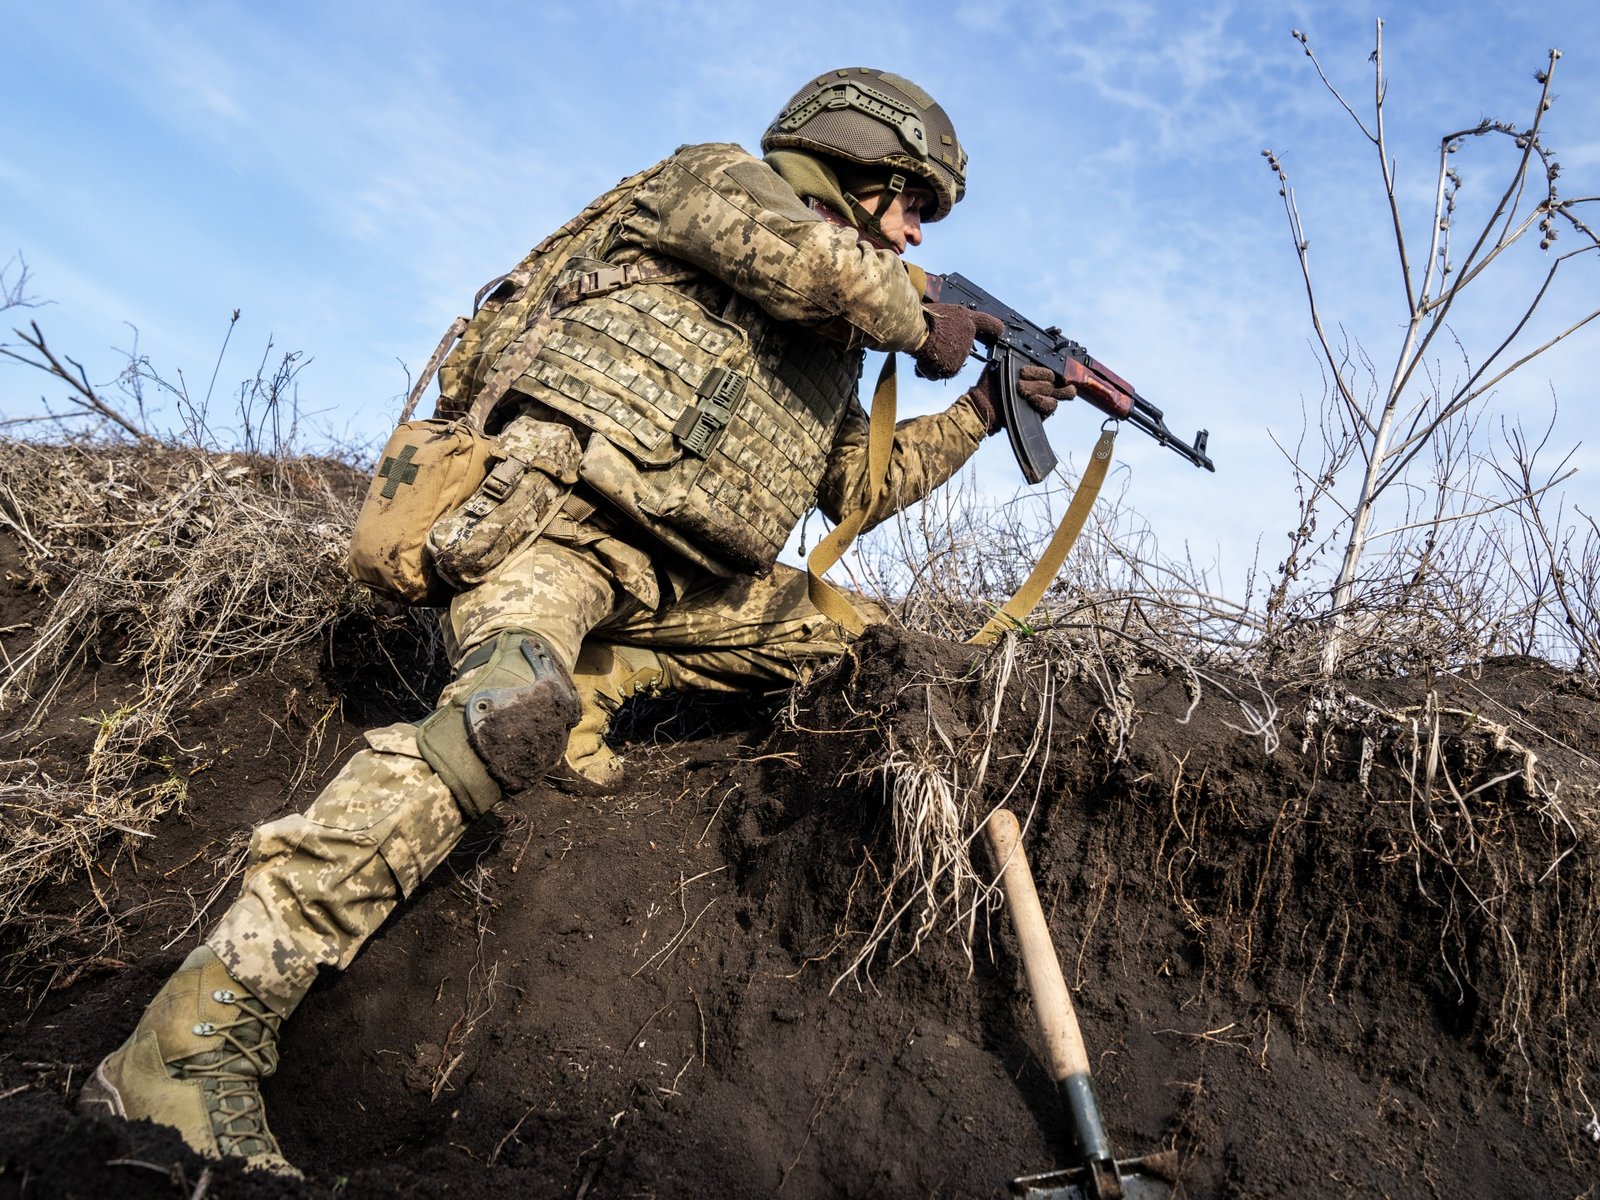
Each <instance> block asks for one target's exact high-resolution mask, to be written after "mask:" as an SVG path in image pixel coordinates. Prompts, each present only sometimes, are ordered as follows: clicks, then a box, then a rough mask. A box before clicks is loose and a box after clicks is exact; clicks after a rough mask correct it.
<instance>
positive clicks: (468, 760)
mask: <svg viewBox="0 0 1600 1200" xmlns="http://www.w3.org/2000/svg"><path fill="white" fill-rule="evenodd" d="M459 674H460V676H461V678H463V679H465V678H467V677H468V676H469V675H470V676H471V677H472V678H471V683H472V687H471V688H470V690H463V691H462V692H461V693H459V694H458V695H457V696H455V697H453V698H452V699H451V700H450V701H449V702H448V703H446V704H444V705H443V706H441V707H440V708H438V709H437V710H435V711H434V712H433V713H432V714H431V715H430V716H429V717H428V718H427V719H426V720H424V721H423V722H422V724H421V725H419V726H418V727H417V749H418V750H420V751H421V753H422V757H423V758H425V759H426V760H427V762H428V765H429V766H430V767H432V768H433V769H434V772H435V773H436V774H437V775H438V776H439V778H441V779H442V780H444V782H445V786H446V787H448V788H449V789H450V794H451V795H453V796H454V797H455V799H456V803H457V804H459V805H460V806H461V811H462V812H463V813H465V814H466V815H467V816H468V817H469V818H475V817H480V816H482V815H483V814H484V813H485V812H487V811H488V810H489V809H490V808H492V807H493V806H494V805H495V804H496V803H497V802H498V801H499V799H500V797H501V795H503V794H504V793H505V792H512V793H516V792H520V791H525V790H526V789H528V788H530V787H532V786H534V785H535V784H536V783H538V782H539V781H540V780H541V779H543V778H544V775H545V772H547V771H548V770H549V769H550V768H551V767H553V766H554V765H555V764H556V763H557V762H559V761H560V759H561V752H562V751H563V750H564V749H565V748H566V744H567V734H568V732H569V731H570V730H571V729H572V727H573V726H574V725H576V724H577V723H578V714H579V706H578V694H577V691H576V690H575V689H574V688H573V686H572V677H571V676H570V675H568V674H567V669H566V668H565V667H563V666H562V665H561V662H560V660H559V659H557V658H556V656H555V655H554V653H552V652H551V649H550V646H549V644H548V643H546V642H545V640H544V639H543V638H541V637H540V636H539V635H538V634H536V633H528V632H526V631H523V630H516V629H513V630H507V631H506V632H504V633H501V634H499V635H497V636H496V637H495V638H494V640H493V641H491V642H488V643H486V644H485V645H483V646H480V647H478V649H476V650H474V651H473V652H472V653H471V654H469V655H467V657H466V658H465V659H463V660H462V662H461V666H460V668H459Z"/></svg>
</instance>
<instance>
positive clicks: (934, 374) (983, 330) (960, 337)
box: [911, 304, 1006, 379]
mask: <svg viewBox="0 0 1600 1200" xmlns="http://www.w3.org/2000/svg"><path fill="white" fill-rule="evenodd" d="M922 315H923V316H924V317H925V318H926V319H927V322H928V337H927V340H926V341H924V342H923V343H922V345H921V346H919V347H918V348H917V349H916V350H914V351H913V352H912V355H911V357H912V358H913V359H915V360H916V364H917V374H918V375H920V376H922V378H924V379H949V378H950V377H951V376H953V375H955V374H957V373H958V372H959V371H960V370H961V368H962V367H963V366H964V365H965V364H966V361H967V356H968V355H969V354H971V353H972V346H973V343H975V342H980V341H981V342H982V343H983V344H984V345H986V346H992V345H994V343H995V342H997V341H998V340H999V339H1000V338H1001V337H1003V336H1004V335H1005V332H1006V327H1005V325H1004V323H1003V322H1002V321H1001V320H1000V318H998V317H991V316H990V315H989V314H988V313H981V312H974V311H973V310H972V309H970V308H963V307H962V306H961V305H959V304H924V305H923V306H922Z"/></svg>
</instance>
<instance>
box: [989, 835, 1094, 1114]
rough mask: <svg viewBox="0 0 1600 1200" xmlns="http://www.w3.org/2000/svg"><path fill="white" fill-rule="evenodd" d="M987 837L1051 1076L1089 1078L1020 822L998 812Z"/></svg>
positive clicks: (1069, 1000)
mask: <svg viewBox="0 0 1600 1200" xmlns="http://www.w3.org/2000/svg"><path fill="white" fill-rule="evenodd" d="M983 832H984V835H985V836H986V837H987V838H988V841H989V851H990V853H991V854H993V855H994V861H995V864H996V865H997V866H999V867H1000V868H1001V873H1000V884H1001V886H1002V887H1003V888H1004V889H1005V893H1006V905H1007V907H1009V908H1010V909H1011V920H1012V923H1013V924H1014V925H1015V927H1016V930H1017V941H1018V942H1019V943H1020V944H1021V948H1022V968H1023V971H1024V972H1025V973H1026V974H1027V976H1028V990H1029V991H1030V992H1031V993H1032V994H1033V1007H1034V1010H1035V1012H1036V1013H1037V1014H1038V1018H1039V1031H1040V1032H1041V1033H1042V1034H1043V1035H1044V1049H1045V1063H1046V1065H1047V1066H1048V1067H1049V1068H1050V1077H1051V1078H1052V1079H1054V1080H1055V1081H1056V1082H1057V1083H1060V1082H1062V1081H1063V1080H1064V1079H1067V1078H1068V1077H1069V1076H1074V1075H1077V1076H1085V1077H1087V1076H1088V1074H1089V1055H1088V1053H1087V1051H1085V1050H1084V1048H1083V1032H1082V1031H1081V1030H1080V1029H1079V1028H1078V1014H1077V1012H1076V1011H1075V1010H1074V1009H1073V1007H1072V993H1070V992H1069V991H1067V981H1066V980H1065V979H1063V978H1062V976H1061V964H1060V962H1058V961H1057V959H1056V948H1055V946H1054V944H1053V943H1052V942H1051V941H1050V929H1049V926H1047V925H1046V924H1045V920H1044V909H1043V908H1041V907H1040V905H1039V893H1038V891H1037V890H1036V889H1035V888H1034V886H1033V872H1031V871H1030V870H1028V859H1027V856H1026V855H1024V854H1023V852H1022V831H1021V829H1020V828H1019V827H1018V825H1017V818H1016V817H1015V816H1014V815H1013V814H1012V813H1011V812H1010V811H1009V810H1008V809H1004V808H997V809H995V810H994V812H992V813H990V814H989V819H988V820H987V821H985V822H984V825H983Z"/></svg>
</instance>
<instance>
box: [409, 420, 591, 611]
mask: <svg viewBox="0 0 1600 1200" xmlns="http://www.w3.org/2000/svg"><path fill="white" fill-rule="evenodd" d="M492 446H493V449H492V453H491V456H490V458H489V462H490V464H492V465H491V466H490V469H489V472H488V474H487V475H485V476H483V477H482V481H481V482H480V483H479V484H478V486H477V487H476V488H475V489H473V490H472V492H471V494H470V495H468V496H467V497H466V498H465V499H464V500H462V501H461V502H460V503H459V504H458V505H457V506H456V507H455V508H454V509H453V510H451V511H450V512H448V513H446V514H445V515H444V516H443V517H441V518H440V519H439V520H437V521H436V522H434V524H433V527H432V529H430V530H429V532H428V537H427V548H428V552H429V555H430V557H431V558H432V560H433V564H434V567H435V569H436V570H437V571H438V573H439V575H440V576H442V577H443V578H444V579H445V581H446V582H448V583H450V584H453V585H454V586H455V587H457V588H465V587H470V586H472V585H474V584H478V583H482V582H483V580H484V579H485V578H487V576H488V575H489V573H490V572H491V571H493V570H494V569H495V568H496V567H498V566H499V565H500V563H501V562H502V561H504V559H505V557H506V556H507V555H508V554H510V553H511V551H512V550H514V549H515V548H516V547H517V546H519V545H521V544H522V543H523V542H525V541H527V540H528V539H530V538H534V537H537V536H539V534H541V533H543V532H544V529H545V527H546V526H547V525H549V524H550V522H551V521H552V520H553V519H554V518H555V515H556V513H557V512H559V511H560V509H561V504H562V502H563V501H564V500H565V499H566V498H567V495H568V493H569V492H571V491H572V485H573V484H574V483H576V482H577V481H578V463H579V461H580V460H581V459H582V457H583V450H582V448H581V447H580V446H579V445H578V438H577V435H576V434H575V433H573V431H572V430H571V429H570V428H568V427H567V426H565V425H560V424H556V423H554V422H551V421H538V420H535V419H533V418H532V417H516V418H514V419H513V420H511V421H510V422H509V423H507V425H506V427H505V429H503V430H502V431H501V432H500V434H499V435H498V436H496V437H495V438H494V439H493V441H492Z"/></svg>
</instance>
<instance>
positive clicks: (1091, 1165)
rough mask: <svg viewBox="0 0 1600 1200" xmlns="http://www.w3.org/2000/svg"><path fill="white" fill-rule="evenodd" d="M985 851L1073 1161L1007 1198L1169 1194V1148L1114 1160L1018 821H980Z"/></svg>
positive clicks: (1025, 1179) (1105, 1199)
mask: <svg viewBox="0 0 1600 1200" xmlns="http://www.w3.org/2000/svg"><path fill="white" fill-rule="evenodd" d="M983 830H984V834H985V835H986V837H987V838H988V842H989V852H990V853H991V854H992V855H993V856H994V861H995V863H996V864H997V865H998V866H999V867H1000V869H1001V873H1000V883H1001V886H1002V887H1003V888H1004V889H1005V894H1006V905H1007V907H1009V908H1010V909H1011V920H1012V923H1013V924H1014V925H1015V926H1016V930H1017V941H1018V943H1019V944H1020V945H1021V949H1022V967H1023V970H1024V972H1025V973H1026V975H1027V977H1028V990H1029V991H1030V992H1032V993H1033V1007H1034V1009H1035V1010H1036V1011H1037V1012H1038V1014H1039V1031H1040V1033H1042V1034H1043V1035H1044V1050H1045V1059H1046V1065H1047V1066H1048V1067H1049V1068H1050V1078H1051V1079H1053V1080H1055V1084H1056V1089H1057V1090H1058V1091H1059V1092H1060V1093H1061V1100H1062V1103H1063V1104H1065V1105H1066V1109H1067V1120H1068V1125H1069V1128H1068V1132H1069V1133H1070V1134H1071V1137H1072V1148H1073V1154H1074V1156H1075V1157H1076V1159H1077V1163H1076V1164H1075V1165H1073V1166H1070V1167H1067V1168H1065V1169H1063V1170H1058V1171H1046V1172H1044V1173H1042V1174H1039V1175H1024V1176H1022V1177H1021V1178H1020V1179H1013V1180H1012V1181H1011V1191H1012V1194H1013V1195H1017V1196H1026V1197H1030V1198H1032V1200H1119V1198H1121V1197H1126V1198H1127V1200H1166V1198H1167V1197H1170V1196H1171V1195H1172V1180H1173V1178H1174V1174H1175V1168H1176V1166H1177V1162H1176V1155H1175V1154H1174V1153H1173V1152H1172V1151H1170V1150H1167V1151H1161V1152H1159V1153H1156V1154H1148V1155H1145V1156H1144V1157H1142V1158H1132V1159H1123V1160H1121V1161H1119V1160H1118V1159H1117V1157H1116V1156H1115V1155H1114V1154H1113V1153H1112V1152H1111V1139H1110V1138H1109V1137H1108V1136H1107V1134H1106V1126H1105V1121H1104V1120H1103V1119H1102V1118H1101V1116H1100V1103H1099V1101H1097V1100H1096V1099H1095V1096H1094V1085H1093V1084H1092V1083H1090V1081H1089V1055H1088V1052H1087V1051H1085V1050H1084V1047H1083V1032H1082V1030H1080V1029H1079V1028H1078V1014H1077V1013H1076V1012H1074V1011H1073V1008H1072V996H1071V994H1070V993H1069V992H1068V991H1067V981H1066V980H1065V979H1063V978H1062V977H1061V964H1060V963H1059V962H1057V961H1056V951H1055V947H1054V946H1053V945H1052V944H1051V942H1050V930H1049V928H1048V927H1047V926H1046V925H1045V921H1044V910H1043V909H1042V908H1040V907H1039V893H1038V892H1037V891H1036V890H1035V889H1034V886H1033V873H1032V872H1031V871H1029V870H1028V860H1027V858H1026V856H1025V855H1024V854H1023V852H1022V837H1021V831H1020V830H1019V829H1018V827H1017V818H1016V817H1015V816H1013V815H1012V814H1011V813H1010V812H1009V811H1007V810H1006V809H1003V808H998V809H996V810H995V811H994V812H992V813H990V814H989V819H988V820H987V821H986V822H985V823H984V827H983Z"/></svg>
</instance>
